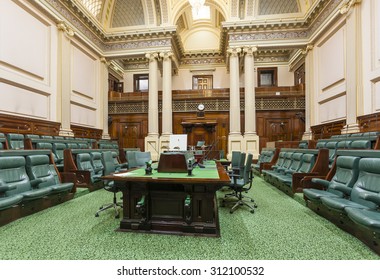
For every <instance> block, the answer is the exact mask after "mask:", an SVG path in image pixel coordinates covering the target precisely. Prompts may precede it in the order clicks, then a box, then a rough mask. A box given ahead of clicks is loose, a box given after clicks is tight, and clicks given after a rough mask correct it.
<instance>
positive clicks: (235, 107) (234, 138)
mask: <svg viewBox="0 0 380 280" xmlns="http://www.w3.org/2000/svg"><path fill="white" fill-rule="evenodd" d="M227 51H228V54H229V56H230V133H229V136H228V158H230V157H231V153H232V151H245V150H244V146H243V137H242V135H241V128H240V88H239V54H240V52H241V49H240V48H230V49H228V50H227Z"/></svg>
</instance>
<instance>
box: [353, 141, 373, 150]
mask: <svg viewBox="0 0 380 280" xmlns="http://www.w3.org/2000/svg"><path fill="white" fill-rule="evenodd" d="M350 148H351V149H371V141H370V140H355V141H352V143H351V146H350Z"/></svg>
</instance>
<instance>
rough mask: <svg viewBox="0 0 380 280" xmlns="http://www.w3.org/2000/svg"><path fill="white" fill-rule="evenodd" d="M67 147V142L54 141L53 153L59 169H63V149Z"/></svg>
mask: <svg viewBox="0 0 380 280" xmlns="http://www.w3.org/2000/svg"><path fill="white" fill-rule="evenodd" d="M65 149H66V144H65V143H53V155H54V160H55V164H56V165H57V168H58V170H59V171H62V170H63V164H64V163H63V151H64V150H65Z"/></svg>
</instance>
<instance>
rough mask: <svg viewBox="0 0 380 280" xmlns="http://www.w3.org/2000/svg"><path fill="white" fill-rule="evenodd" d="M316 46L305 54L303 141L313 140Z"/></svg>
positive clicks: (309, 47) (309, 46)
mask: <svg viewBox="0 0 380 280" xmlns="http://www.w3.org/2000/svg"><path fill="white" fill-rule="evenodd" d="M313 48H314V46H313V45H308V46H307V47H306V50H305V51H304V52H303V54H305V55H306V58H305V132H304V134H303V136H302V140H312V139H313V133H312V131H311V124H312V123H314V121H313V120H314V106H312V102H313V101H314V90H313V89H314V51H313Z"/></svg>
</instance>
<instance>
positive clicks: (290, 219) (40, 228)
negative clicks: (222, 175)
mask: <svg viewBox="0 0 380 280" xmlns="http://www.w3.org/2000/svg"><path fill="white" fill-rule="evenodd" d="M224 194H225V191H219V192H218V196H219V197H222V196H223V195H224ZM250 195H251V196H253V197H255V199H256V202H257V204H258V206H259V208H257V210H256V213H254V214H251V213H250V212H249V211H247V210H245V209H244V208H242V209H238V210H237V211H236V212H235V213H233V214H230V213H229V209H228V208H219V219H220V228H221V237H220V238H210V237H193V236H173V235H159V234H140V233H125V232H116V231H115V229H116V228H117V227H118V222H119V221H118V220H116V219H114V218H113V211H112V210H111V211H106V212H103V213H101V214H100V217H99V218H95V217H94V213H95V212H96V210H97V209H98V208H99V206H100V205H102V204H104V203H107V202H110V201H112V194H111V193H109V192H106V191H103V190H99V191H96V192H92V193H88V194H84V195H81V196H79V197H77V198H75V199H73V200H71V201H69V202H66V203H64V204H62V205H59V206H56V207H53V208H50V209H47V210H45V211H42V212H40V213H36V214H34V215H31V216H28V217H25V218H22V219H20V220H17V221H15V222H12V223H10V224H8V225H5V226H3V227H1V228H0V258H1V259H3V260H8V259H10V260H19V259H43V260H50V259H53V260H56V259H65V260H66V259H73V260H74V259H84V260H97V259H110V260H137V259H164V260H186V259H201V260H207V259H210V260H211V259H232V260H237V259H247V260H250V259H268V260H303V259H307V260H314V259H320V260H322V259H328V260H335V259H342V260H350V259H355V260H362V259H364V260H370V259H377V260H378V259H380V257H379V256H378V255H376V254H375V253H373V252H372V251H371V250H370V249H368V248H367V247H366V246H365V245H364V244H363V243H361V242H360V241H359V240H357V239H356V238H355V237H353V236H351V235H350V234H347V233H345V232H344V231H342V230H340V229H339V228H337V227H336V226H335V225H333V224H332V223H330V222H329V221H327V220H325V219H324V218H322V217H319V216H318V215H316V214H315V213H313V212H312V211H311V210H309V209H308V208H307V207H305V206H304V205H302V203H300V201H297V200H295V199H292V198H290V197H289V196H287V195H285V194H283V193H282V192H280V191H279V190H277V189H275V188H273V187H272V186H270V185H268V184H267V183H266V182H264V181H263V180H262V179H261V178H255V179H254V186H253V188H252V190H251V192H250Z"/></svg>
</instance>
